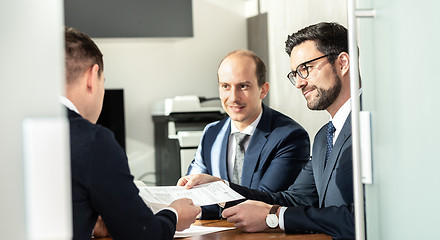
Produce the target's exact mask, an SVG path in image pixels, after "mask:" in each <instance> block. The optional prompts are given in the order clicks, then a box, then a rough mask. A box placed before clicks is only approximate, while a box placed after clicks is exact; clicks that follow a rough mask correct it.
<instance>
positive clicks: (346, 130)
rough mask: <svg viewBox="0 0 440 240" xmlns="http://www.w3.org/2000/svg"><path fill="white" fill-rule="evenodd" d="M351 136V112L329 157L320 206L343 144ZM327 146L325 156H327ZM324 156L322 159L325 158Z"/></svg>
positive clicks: (324, 172)
mask: <svg viewBox="0 0 440 240" xmlns="http://www.w3.org/2000/svg"><path fill="white" fill-rule="evenodd" d="M350 136H351V114H349V115H348V117H347V120H345V123H344V126H343V127H342V130H341V132H340V133H339V136H338V138H337V139H336V142H335V145H334V146H333V150H332V152H331V153H330V156H329V157H328V161H327V166H326V167H325V169H324V171H323V174H322V180H321V187H320V190H319V191H320V193H321V194H320V199H319V206H322V204H323V200H324V196H325V194H326V191H327V187H328V184H329V182H330V178H331V176H332V173H333V170H334V168H335V166H336V163H337V161H338V160H339V155H340V153H341V150H342V146H343V145H344V144H345V142H346V141H347V139H348V138H349V137H350ZM325 151H326V150H325V148H324V154H323V157H324V158H325ZM324 158H322V159H324ZM322 166H324V161H322Z"/></svg>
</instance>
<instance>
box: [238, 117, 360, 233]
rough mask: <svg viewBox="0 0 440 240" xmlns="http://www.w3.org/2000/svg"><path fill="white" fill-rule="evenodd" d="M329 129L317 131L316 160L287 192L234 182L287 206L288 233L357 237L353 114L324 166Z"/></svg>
mask: <svg viewBox="0 0 440 240" xmlns="http://www.w3.org/2000/svg"><path fill="white" fill-rule="evenodd" d="M326 129H327V125H325V126H323V127H322V128H321V129H320V130H319V132H318V133H317V134H316V137H315V141H314V144H313V152H312V159H311V161H309V163H308V164H307V165H306V166H305V167H304V169H303V170H302V171H301V173H300V174H299V176H298V178H297V179H296V181H295V183H294V184H293V185H292V186H290V187H289V189H288V190H287V191H283V192H278V193H268V192H261V191H255V190H251V189H247V188H244V187H242V186H238V185H236V184H233V183H231V184H230V185H231V187H232V189H234V190H236V191H237V192H239V193H240V194H242V195H243V196H245V197H246V198H247V199H254V200H260V201H264V202H267V203H270V204H279V205H282V206H287V207H288V208H287V210H286V212H285V213H284V227H285V230H286V232H287V233H296V232H320V233H326V234H328V235H331V236H333V237H334V238H341V239H354V236H355V229H354V209H353V174H352V147H351V146H352V142H351V115H349V116H348V117H347V120H346V121H345V124H344V126H343V128H342V130H341V133H340V134H339V136H338V138H337V139H336V142H335V145H334V147H333V150H332V152H331V154H330V156H329V159H328V163H327V167H326V168H325V169H324V159H325V153H326Z"/></svg>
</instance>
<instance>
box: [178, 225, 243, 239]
mask: <svg viewBox="0 0 440 240" xmlns="http://www.w3.org/2000/svg"><path fill="white" fill-rule="evenodd" d="M229 229H235V227H204V226H196V225H191V226H190V227H189V228H188V229H185V230H183V231H176V233H175V234H174V238H184V237H191V236H198V235H203V234H208V233H213V232H220V231H225V230H229Z"/></svg>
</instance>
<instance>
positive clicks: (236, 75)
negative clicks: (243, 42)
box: [218, 54, 257, 83]
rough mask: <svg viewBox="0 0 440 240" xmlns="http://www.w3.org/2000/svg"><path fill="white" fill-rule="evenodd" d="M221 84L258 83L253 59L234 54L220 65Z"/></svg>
mask: <svg viewBox="0 0 440 240" xmlns="http://www.w3.org/2000/svg"><path fill="white" fill-rule="evenodd" d="M218 78H219V82H237V83H238V82H253V81H257V75H256V66H255V63H254V61H253V60H252V58H250V57H248V56H243V55H240V54H234V55H231V56H229V57H227V58H226V59H224V60H223V62H222V63H221V64H220V67H219V69H218Z"/></svg>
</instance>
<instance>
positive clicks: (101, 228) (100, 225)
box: [93, 215, 110, 238]
mask: <svg viewBox="0 0 440 240" xmlns="http://www.w3.org/2000/svg"><path fill="white" fill-rule="evenodd" d="M93 236H94V237H95V238H99V237H109V236H110V233H109V231H108V230H107V227H106V226H105V223H104V221H103V220H102V218H101V215H99V216H98V220H97V221H96V225H95V228H93Z"/></svg>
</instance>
